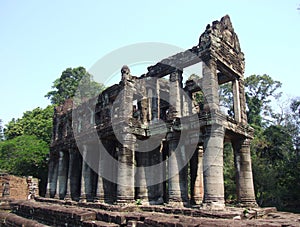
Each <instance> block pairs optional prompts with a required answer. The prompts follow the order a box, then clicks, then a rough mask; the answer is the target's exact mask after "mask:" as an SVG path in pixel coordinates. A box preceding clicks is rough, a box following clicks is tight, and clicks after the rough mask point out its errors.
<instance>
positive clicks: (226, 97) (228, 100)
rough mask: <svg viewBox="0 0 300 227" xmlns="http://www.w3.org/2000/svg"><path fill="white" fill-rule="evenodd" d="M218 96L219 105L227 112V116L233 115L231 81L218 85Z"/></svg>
mask: <svg viewBox="0 0 300 227" xmlns="http://www.w3.org/2000/svg"><path fill="white" fill-rule="evenodd" d="M219 97H220V106H221V107H223V108H224V109H226V110H227V114H228V115H229V116H231V117H233V116H234V110H233V93H232V84H231V83H226V84H222V85H220V89H219Z"/></svg>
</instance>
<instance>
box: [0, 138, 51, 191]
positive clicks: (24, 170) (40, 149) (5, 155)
mask: <svg viewBox="0 0 300 227" xmlns="http://www.w3.org/2000/svg"><path fill="white" fill-rule="evenodd" d="M48 153H49V145H48V144H47V143H46V142H44V141H43V140H39V139H38V138H37V137H36V136H35V135H21V136H18V137H15V138H13V139H10V140H4V141H1V142H0V167H1V171H4V172H7V173H10V174H13V175H17V176H33V177H37V178H39V179H40V180H41V181H40V185H39V186H40V190H41V193H42V194H43V191H44V189H45V185H46V182H47V170H48V169H47V155H48Z"/></svg>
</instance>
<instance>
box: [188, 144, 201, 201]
mask: <svg viewBox="0 0 300 227" xmlns="http://www.w3.org/2000/svg"><path fill="white" fill-rule="evenodd" d="M202 161H203V147H202V146H200V145H199V146H197V148H196V150H195V152H194V154H193V156H192V159H191V160H190V173H191V203H192V204H195V205H196V204H197V205H198V204H201V203H202V199H203V165H202Z"/></svg>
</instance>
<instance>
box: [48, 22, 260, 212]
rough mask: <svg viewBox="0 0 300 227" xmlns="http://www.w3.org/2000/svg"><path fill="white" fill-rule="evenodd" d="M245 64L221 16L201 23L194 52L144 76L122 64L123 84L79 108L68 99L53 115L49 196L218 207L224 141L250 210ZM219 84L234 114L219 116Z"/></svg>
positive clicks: (252, 202) (240, 194)
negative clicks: (194, 74) (193, 70)
mask: <svg viewBox="0 0 300 227" xmlns="http://www.w3.org/2000/svg"><path fill="white" fill-rule="evenodd" d="M124 61H126V59H124ZM124 63H126V62H124ZM194 64H202V72H201V71H200V72H199V75H200V77H199V78H195V79H193V80H192V79H191V80H187V81H186V82H185V84H183V73H184V70H185V68H187V67H189V66H191V65H194ZM244 65H245V63H244V54H243V52H242V51H241V48H240V44H239V41H238V37H237V35H236V33H235V32H234V29H233V27H232V24H231V21H230V18H229V16H225V17H223V18H222V19H221V20H220V21H214V22H213V23H212V24H211V25H207V27H206V30H205V31H204V33H203V34H202V35H201V36H200V38H199V43H198V44H197V45H196V46H194V47H192V48H191V49H188V50H186V51H184V52H181V53H178V54H175V55H173V56H171V57H168V58H166V59H163V60H161V61H160V62H158V63H157V64H156V65H153V66H150V67H148V71H147V72H146V73H145V74H143V75H142V76H140V77H135V76H132V75H131V73H130V69H129V68H128V67H127V66H123V67H122V69H121V81H120V83H119V84H115V85H113V86H111V87H109V88H107V89H106V90H104V91H103V92H102V93H101V94H100V95H99V96H98V97H95V98H92V99H89V100H87V101H85V102H83V103H81V104H80V105H75V104H73V102H72V101H71V100H66V102H65V104H64V105H62V106H58V107H56V108H55V115H54V131H53V138H52V144H51V152H50V160H49V174H48V186H47V195H48V196H49V197H52V198H59V199H72V200H77V201H82V202H84V201H94V202H98V201H100V202H107V203H120V204H124V203H130V202H133V201H136V200H137V199H140V200H141V201H142V202H143V203H149V204H162V203H169V204H171V205H173V204H175V205H188V204H199V203H203V205H204V206H208V207H211V208H223V207H224V181H223V144H224V141H226V142H231V143H232V147H233V149H234V162H235V167H236V186H237V196H238V200H239V202H240V203H241V204H242V205H246V206H252V205H255V204H256V202H255V195H254V188H253V179H252V169H251V157H250V141H251V139H252V138H253V129H252V128H251V127H250V126H249V125H248V124H247V116H246V103H245V93H244V76H243V73H244ZM225 83H230V84H231V86H232V93H233V94H232V96H233V105H232V110H233V111H232V112H233V114H232V115H230V116H228V114H225V113H223V112H222V111H221V108H220V97H219V86H220V85H222V84H225ZM196 94H198V97H199V94H200V97H202V99H201V98H200V101H199V100H196V97H197V95H196ZM133 106H134V107H133ZM147 141H150V142H147ZM143 150H145V151H147V152H143ZM190 150H192V152H190ZM161 163H163V164H161ZM151 166H155V168H148V167H151ZM95 167H96V168H95Z"/></svg>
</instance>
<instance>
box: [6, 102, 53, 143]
mask: <svg viewBox="0 0 300 227" xmlns="http://www.w3.org/2000/svg"><path fill="white" fill-rule="evenodd" d="M52 118H53V106H51V105H49V106H47V107H46V108H45V109H42V108H40V107H37V108H35V109H33V110H32V111H26V112H25V113H24V114H23V116H22V118H19V119H17V120H15V119H14V118H13V119H12V120H11V121H10V122H8V124H7V125H6V128H5V130H4V134H5V138H6V139H7V140H10V139H13V138H16V137H18V136H21V135H35V136H36V137H37V138H38V139H40V140H43V141H45V142H46V143H47V144H50V140H51V133H52V121H53V120H52Z"/></svg>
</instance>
